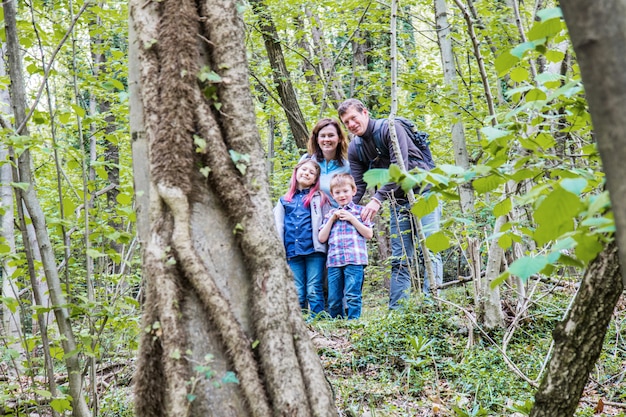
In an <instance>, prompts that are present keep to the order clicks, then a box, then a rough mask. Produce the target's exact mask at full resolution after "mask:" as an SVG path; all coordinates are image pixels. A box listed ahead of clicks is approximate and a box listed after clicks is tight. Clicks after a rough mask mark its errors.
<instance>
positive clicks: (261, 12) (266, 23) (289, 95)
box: [250, 0, 309, 149]
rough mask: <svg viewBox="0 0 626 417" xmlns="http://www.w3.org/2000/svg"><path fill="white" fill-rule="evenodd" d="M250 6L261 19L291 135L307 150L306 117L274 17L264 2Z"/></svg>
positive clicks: (253, 1)
mask: <svg viewBox="0 0 626 417" xmlns="http://www.w3.org/2000/svg"><path fill="white" fill-rule="evenodd" d="M250 5H251V6H252V10H253V11H254V13H255V14H256V15H257V16H258V18H259V26H260V27H261V34H262V35H263V40H264V41H265V50H266V51H267V55H268V57H269V60H270V65H271V66H272V73H273V76H274V82H275V83H276V87H277V89H278V95H279V96H280V101H281V105H282V107H283V110H284V111H285V115H286V116H287V121H288V122H289V127H290V128H291V134H292V135H293V138H294V140H295V141H296V145H297V146H298V148H301V149H306V146H307V142H308V139H309V130H308V128H307V126H306V120H304V115H303V114H302V111H301V110H300V106H299V105H298V98H297V95H296V91H295V89H294V88H293V85H292V84H291V78H290V75H289V70H288V69H287V64H286V63H285V58H284V56H283V50H282V47H281V45H280V39H279V37H278V31H277V30H276V26H274V21H273V20H272V16H271V15H270V14H269V13H268V11H267V7H266V6H265V5H264V4H263V0H251V1H250Z"/></svg>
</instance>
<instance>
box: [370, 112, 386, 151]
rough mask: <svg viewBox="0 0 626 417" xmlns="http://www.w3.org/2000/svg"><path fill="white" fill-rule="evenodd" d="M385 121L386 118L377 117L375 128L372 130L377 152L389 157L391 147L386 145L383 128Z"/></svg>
mask: <svg viewBox="0 0 626 417" xmlns="http://www.w3.org/2000/svg"><path fill="white" fill-rule="evenodd" d="M384 123H385V119H377V120H375V121H374V130H373V132H372V136H373V137H374V146H375V147H376V153H378V155H379V156H381V155H384V156H386V157H389V148H388V147H387V146H385V143H384V142H383V138H382V134H381V133H382V132H381V131H382V128H383V124H384Z"/></svg>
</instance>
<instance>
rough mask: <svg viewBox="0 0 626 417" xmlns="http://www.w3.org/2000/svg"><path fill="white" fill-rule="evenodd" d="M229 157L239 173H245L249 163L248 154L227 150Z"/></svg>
mask: <svg viewBox="0 0 626 417" xmlns="http://www.w3.org/2000/svg"><path fill="white" fill-rule="evenodd" d="M228 153H229V154H230V159H231V160H232V161H233V162H234V163H235V166H236V167H237V169H238V170H239V172H241V175H246V170H247V169H248V165H250V155H247V154H241V153H239V152H237V151H234V150H232V149H231V150H229V151H228Z"/></svg>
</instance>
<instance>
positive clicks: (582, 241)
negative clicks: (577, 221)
mask: <svg viewBox="0 0 626 417" xmlns="http://www.w3.org/2000/svg"><path fill="white" fill-rule="evenodd" d="M574 239H575V240H576V242H577V243H578V244H577V245H576V249H575V250H574V251H575V253H576V257H577V258H578V259H580V260H581V261H583V262H585V263H587V262H590V261H592V260H593V259H595V257H596V256H597V255H598V254H599V253H600V251H601V250H602V249H603V245H602V243H600V242H599V240H598V239H599V236H598V235H596V234H590V233H577V234H576V236H574Z"/></svg>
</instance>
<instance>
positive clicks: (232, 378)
mask: <svg viewBox="0 0 626 417" xmlns="http://www.w3.org/2000/svg"><path fill="white" fill-rule="evenodd" d="M222 382H223V383H224V384H239V379H238V378H237V375H235V373H234V372H231V371H228V372H226V374H225V375H224V376H223V377H222Z"/></svg>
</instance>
